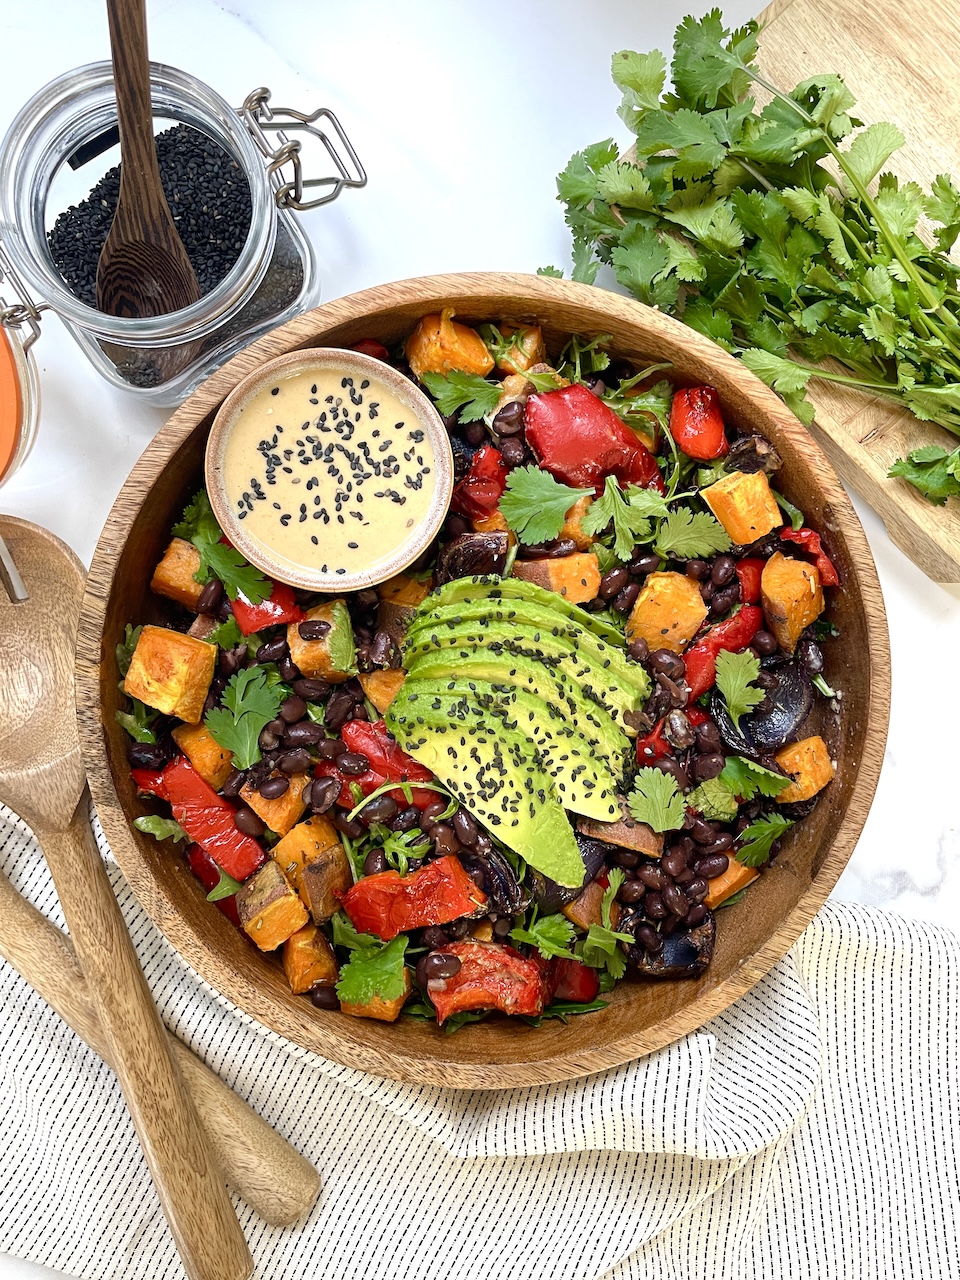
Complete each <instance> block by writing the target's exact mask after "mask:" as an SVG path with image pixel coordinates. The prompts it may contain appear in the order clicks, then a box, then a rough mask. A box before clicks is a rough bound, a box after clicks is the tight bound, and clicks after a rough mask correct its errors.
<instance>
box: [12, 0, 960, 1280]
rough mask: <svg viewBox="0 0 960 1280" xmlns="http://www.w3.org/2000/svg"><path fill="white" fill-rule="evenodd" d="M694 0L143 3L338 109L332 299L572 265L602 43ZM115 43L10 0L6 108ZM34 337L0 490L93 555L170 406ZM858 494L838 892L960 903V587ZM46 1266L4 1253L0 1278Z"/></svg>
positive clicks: (953, 912)
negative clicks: (861, 805)
mask: <svg viewBox="0 0 960 1280" xmlns="http://www.w3.org/2000/svg"><path fill="white" fill-rule="evenodd" d="M689 7H693V8H695V9H696V10H697V11H702V10H703V9H705V8H706V7H707V6H706V5H705V4H700V3H698V4H696V5H693V6H677V5H672V4H657V3H655V2H654V0H591V3H590V4H589V5H588V4H583V3H577V2H576V0H523V3H517V0H511V2H508V0H487V2H486V3H485V4H482V5H479V4H475V3H467V0H444V2H441V0H434V2H433V3H431V2H430V0H405V3H403V4H397V3H390V0H350V2H348V0H339V3H338V2H336V0H310V2H309V3H307V0H273V2H272V3H270V4H265V3H263V0H260V2H259V3H255V2H254V0H227V2H226V3H223V4H217V3H214V0H152V2H151V4H150V6H149V8H150V30H151V52H152V54H153V56H154V57H155V58H157V59H159V60H162V61H165V62H168V63H171V64H173V65H174V66H178V67H181V68H183V69H185V70H187V71H190V72H192V73H193V74H194V75H196V76H198V77H199V78H200V79H202V80H205V81H207V82H208V83H209V84H211V85H212V86H214V87H215V88H216V89H218V90H219V91H220V92H221V93H222V94H224V96H225V97H227V98H228V100H230V101H231V102H234V103H239V102H240V101H241V99H242V98H243V96H244V95H245V94H246V93H247V92H248V91H249V90H250V89H252V88H254V87H255V86H257V85H260V84H266V85H269V86H270V87H271V88H272V89H273V91H274V101H275V102H277V103H280V104H290V105H293V106H296V107H299V108H301V109H304V108H305V109H307V110H310V109H312V107H314V106H317V105H321V104H325V105H327V106H329V107H331V108H333V110H334V111H335V112H336V113H337V114H338V115H339V116H340V119H341V121H342V122H343V124H344V126H345V127H346V129H347V131H348V133H349V134H350V136H351V138H352V139H353V141H354V144H355V145H356V148H357V150H358V152H359V154H360V155H361V157H362V159H363V162H364V164H365V165H366V168H367V170H368V173H369V175H370V181H369V184H368V186H367V188H366V189H365V190H363V191H359V192H348V193H346V194H345V195H344V196H343V197H342V198H341V200H340V201H338V202H337V203H336V204H334V205H331V206H329V207H328V208H326V209H323V210H320V211H318V212H315V213H313V214H310V215H308V216H307V218H306V220H305V225H306V227H307V231H308V234H309V235H310V236H311V238H312V240H313V243H314V246H315V248H316V251H317V254H318V257H319V260H320V264H321V271H322V279H323V296H324V298H325V299H329V298H333V297H337V296H340V295H343V294H347V293H351V292H353V291H355V290H357V289H362V288H366V287H368V286H370V285H374V284H378V283H381V282H383V281H387V280H394V279H400V278H403V277H406V276H415V275H420V274H428V273H433V272H439V271H457V270H473V269H476V270H517V271H533V270H535V269H536V268H537V267H538V266H541V265H544V264H546V263H555V264H557V265H561V266H566V265H567V261H568V235H567V231H566V228H565V226H564V223H563V218H562V214H561V208H560V206H559V205H558V204H557V203H556V201H555V200H554V190H555V188H554V177H555V175H556V173H557V172H558V171H559V170H560V169H561V168H562V167H563V165H564V164H565V163H566V161H567V159H568V157H569V155H570V153H571V152H572V151H573V150H576V149H579V148H580V147H582V146H585V145H587V144H588V143H591V142H594V141H597V140H598V139H600V138H604V137H607V136H609V135H610V134H614V135H615V136H616V137H617V138H618V139H620V140H621V141H623V142H624V143H625V142H626V140H627V139H626V134H625V131H624V130H623V128H622V127H621V126H620V124H619V121H618V120H617V118H616V114H615V109H616V104H617V101H618V94H617V91H616V90H615V88H614V86H613V85H612V83H611V81H610V79H609V70H608V68H609V58H610V54H611V53H612V52H613V51H614V50H616V49H620V48H636V49H646V48H650V47H653V46H654V45H656V46H658V47H660V48H664V49H667V48H669V45H670V41H671V38H672V31H673V27H674V25H675V23H676V21H677V20H678V19H679V18H680V17H681V16H682V14H683V13H685V12H687V10H688V8H689ZM754 8H755V6H754V4H753V3H751V0H730V2H729V3H727V5H726V6H725V11H726V14H727V17H728V18H729V19H730V20H733V21H742V20H743V19H745V18H747V17H748V16H750V14H751V13H752V12H753V10H754ZM106 56H107V38H106V20H105V14H104V12H103V6H102V5H101V4H100V3H99V0H31V2H30V3H29V4H21V5H16V6H14V5H13V4H6V5H3V6H0V130H3V129H5V128H6V126H7V124H8V122H9V121H10V120H11V119H12V117H13V115H14V114H15V112H16V111H17V110H18V109H19V107H20V106H21V105H22V103H23V102H25V101H26V100H27V98H29V97H30V96H31V95H32V94H33V93H34V92H35V91H36V90H37V89H38V88H39V87H40V86H41V85H42V84H44V83H45V82H46V81H48V80H50V79H52V78H53V77H54V76H55V75H58V74H60V73H61V72H63V71H66V70H68V69H70V68H71V67H75V66H79V65H81V64H83V63H86V62H92V61H97V60H99V59H102V58H104V57H106ZM814 69H815V68H811V71H812V70H814ZM817 69H823V70H827V69H828V68H817ZM94 168H95V166H94ZM99 172H100V171H99V170H97V171H96V173H94V174H93V177H94V178H96V177H97V176H99ZM35 350H36V355H37V360H38V363H39V366H40V373H41V379H42V390H43V411H42V421H41V430H40V437H39V443H38V444H37V446H36V448H35V450H34V452H33V454H32V456H31V457H30V459H29V460H28V462H27V463H26V465H25V466H24V467H23V469H22V470H21V471H20V473H19V474H18V475H17V476H15V477H14V478H13V480H11V481H10V482H9V483H8V485H7V486H6V487H5V488H4V489H3V490H2V492H0V510H3V511H5V512H8V513H11V514H15V515H20V516H24V517H27V518H29V519H31V520H35V521H37V522H38V523H41V524H44V525H46V526H47V527H49V528H51V529H52V530H54V531H55V532H56V533H58V534H59V535H60V536H61V537H63V538H64V539H65V540H66V541H67V542H69V543H70V544H71V545H72V546H73V547H74V548H75V549H76V550H77V552H78V553H79V554H80V556H81V557H82V558H83V559H84V560H85V561H87V562H89V559H90V556H91V554H92V551H93V548H94V545H95V542H96V539H97V536H98V534H99V531H100V527H101V525H102V522H103V520H104V518H105V516H106V514H107V511H108V510H109V508H110V505H111V503H112V501H113V499H114V496H115V494H116V492H117V490H118V489H119V487H120V485H121V483H122V482H123V479H124V477H125V476H126V474H127V472H128V471H129V469H130V467H131V466H132V464H133V463H134V461H135V460H136V458H137V456H138V455H139V453H140V452H141V450H142V449H143V448H144V446H145V445H146V444H147V442H148V441H149V439H150V438H151V436H152V435H153V433H154V432H155V431H156V430H157V428H158V427H159V426H160V424H161V422H162V421H163V417H164V414H163V413H162V412H161V411H157V410H150V409H146V408H144V407H142V406H140V405H138V404H137V402H136V401H135V400H133V399H132V398H131V397H129V396H127V395H125V394H124V393H122V392H118V391H114V390H113V389H112V388H110V387H108V386H107V385H106V384H105V383H104V382H103V381H102V380H101V379H100V378H99V377H98V376H97V374H95V373H94V372H93V370H92V369H91V368H90V366H89V365H87V363H86V361H85V358H84V357H83V355H82V354H81V352H80V350H79V349H78V348H77V347H76V346H75V345H74V344H73V341H72V340H71V338H70V337H69V336H68V335H67V334H66V333H65V331H64V330H63V329H62V328H61V326H60V324H59V322H58V321H56V320H55V319H52V318H49V317H48V318H47V319H46V320H45V322H44V326H43V337H42V341H41V342H40V343H39V344H38V345H37V347H36V348H35ZM854 499H855V501H857V500H856V496H855V495H854ZM857 509H858V511H859V512H860V515H861V519H862V520H863V522H864V525H865V528H866V531H867V536H868V538H869V541H870V545H871V548H872V549H873V553H874V556H875V558H876V561H877V566H878V569H879V572H880V578H881V582H882V585H883V590H884V594H885V598H886V604H887V611H888V614H889V620H890V633H891V642H892V650H893V708H892V716H891V722H890V738H889V745H888V748H887V755H886V761H885V765H884V770H883V775H882V777H881V780H880V787H879V791H878V794H877V799H876V802H875V804H874V807H873V811H872V813H871V815H870V818H869V821H868V823H867V826H866V829H865V831H864V834H863V837H862V839H861V841H860V844H859V845H858V847H857V850H856V852H855V854H854V856H853V859H852V861H851V863H850V866H849V868H848V870H847V871H846V873H845V874H844V876H843V878H842V879H841V881H840V883H839V885H838V887H837V890H836V894H837V896H839V897H842V898H847V899H851V900H855V901H859V902H864V903H870V904H874V905H879V906H883V907H888V908H891V909H892V910H895V911H899V912H902V913H904V914H907V915H911V916H915V917H919V918H922V919H925V920H930V921H935V922H937V923H942V924H948V925H953V924H954V922H955V920H956V918H957V914H958V908H960V832H958V824H957V804H956V795H957V789H956V788H957V784H956V763H955V760H956V755H957V748H958V747H960V694H958V681H960V677H958V676H955V673H954V662H955V661H956V655H957V653H958V651H960V588H957V587H946V588H945V587H942V586H937V585H936V584H934V583H932V582H930V581H928V580H927V579H926V578H924V577H923V575H922V574H921V573H920V572H919V570H917V569H916V568H915V567H914V566H913V565H912V564H911V563H910V562H909V561H908V560H907V559H906V558H905V557H904V556H903V555H902V554H901V553H900V552H899V551H898V550H897V549H896V548H895V547H893V546H892V544H891V543H890V541H889V539H888V537H887V536H886V533H885V531H884V529H883V527H882V525H881V524H880V522H879V520H878V519H877V518H876V517H875V516H874V515H873V514H872V512H870V511H869V510H868V509H866V508H865V506H864V504H863V503H861V502H857ZM953 515H954V518H956V516H955V513H953ZM0 1211H2V1205H0ZM52 1275H54V1273H53V1272H49V1271H46V1270H44V1269H42V1268H36V1267H32V1266H30V1265H29V1264H26V1263H23V1262H20V1261H17V1260H15V1259H11V1258H6V1257H0V1280H26V1278H27V1277H38V1276H52Z"/></svg>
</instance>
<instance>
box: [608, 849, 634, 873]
mask: <svg viewBox="0 0 960 1280" xmlns="http://www.w3.org/2000/svg"><path fill="white" fill-rule="evenodd" d="M613 861H614V862H615V863H616V865H617V866H618V867H624V868H625V869H626V870H627V871H632V870H633V869H634V867H639V865H640V854H639V853H634V851H633V850H632V849H618V850H617V851H616V853H615V854H614V855H613Z"/></svg>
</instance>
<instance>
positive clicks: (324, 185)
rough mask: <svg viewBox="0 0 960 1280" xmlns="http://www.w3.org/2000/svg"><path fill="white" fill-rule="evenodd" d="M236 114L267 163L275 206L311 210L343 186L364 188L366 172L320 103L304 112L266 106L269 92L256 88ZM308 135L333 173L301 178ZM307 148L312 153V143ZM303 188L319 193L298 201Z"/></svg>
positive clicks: (329, 199)
mask: <svg viewBox="0 0 960 1280" xmlns="http://www.w3.org/2000/svg"><path fill="white" fill-rule="evenodd" d="M240 115H241V116H242V118H243V120H244V122H245V124H246V126H247V128H248V129H249V130H250V133H251V136H252V137H253V140H254V142H255V143H256V144H257V146H258V147H259V148H260V150H261V151H262V152H263V155H264V158H265V159H266V160H267V161H268V164H267V173H268V174H269V175H270V177H271V179H272V180H273V182H274V184H275V186H276V191H275V199H276V201H277V204H278V205H279V206H280V207H281V208H286V209H296V210H298V211H301V212H302V211H303V210H305V209H316V208H317V207H318V206H319V205H322V204H329V203H330V201H331V200H336V198H337V196H338V195H339V194H340V192H341V191H342V190H343V189H344V187H364V186H366V184H367V174H366V170H365V169H364V167H363V165H362V164H361V163H360V160H359V157H358V156H357V153H356V151H354V149H353V144H352V143H351V142H350V139H349V138H348V137H347V135H346V134H345V133H344V131H343V126H342V125H341V124H340V121H339V120H338V119H337V117H336V116H335V115H334V114H333V112H332V111H330V110H328V109H327V108H326V107H320V108H319V109H318V110H317V111H314V112H312V113H311V114H310V115H305V114H304V113H303V112H302V111H295V110H293V109H292V108H291V107H271V106H270V90H269V89H266V88H260V89H254V90H253V92H252V93H249V94H247V96H246V98H245V99H244V102H243V106H242V107H241V108H240ZM292 133H299V134H301V135H305V137H301V138H291V137H289V136H288V135H289V134H292ZM268 134H274V135H276V141H277V142H279V144H280V145H279V146H276V147H275V146H273V145H272V142H273V139H272V138H271V137H269V136H268ZM309 139H316V140H317V142H318V144H319V147H322V148H323V150H324V152H325V153H326V156H327V159H328V160H329V162H330V164H332V166H333V172H329V171H328V172H326V173H322V174H321V175H320V176H317V177H309V178H308V177H305V176H304V171H303V142H304V141H306V140H309ZM312 150H313V151H314V152H316V151H317V150H318V147H313V148H312ZM308 190H310V191H317V192H318V193H319V194H317V195H315V196H313V197H312V198H310V199H304V193H305V192H306V191H308Z"/></svg>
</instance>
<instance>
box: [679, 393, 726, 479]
mask: <svg viewBox="0 0 960 1280" xmlns="http://www.w3.org/2000/svg"><path fill="white" fill-rule="evenodd" d="M670 434H671V435H672V436H673V438H674V440H675V441H676V443H677V448H678V449H681V450H682V451H683V452H684V453H685V454H686V455H687V457H688V458H698V459H699V460H700V461H702V462H710V461H711V460H712V459H713V458H723V457H725V456H726V455H727V454H728V453H729V452H730V445H729V444H728V443H727V437H726V433H725V432H724V429H723V416H722V414H721V413H720V397H719V396H718V395H717V393H716V391H715V390H714V388H713V387H681V388H680V390H679V391H675V392H674V394H673V404H672V405H671V406H670Z"/></svg>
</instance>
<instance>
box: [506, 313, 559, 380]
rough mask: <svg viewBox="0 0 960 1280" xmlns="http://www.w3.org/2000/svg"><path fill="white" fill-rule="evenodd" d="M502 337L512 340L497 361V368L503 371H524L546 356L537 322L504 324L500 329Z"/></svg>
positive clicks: (541, 333) (540, 361) (541, 331)
mask: <svg viewBox="0 0 960 1280" xmlns="http://www.w3.org/2000/svg"><path fill="white" fill-rule="evenodd" d="M500 333H501V335H502V336H503V337H504V338H511V339H512V342H511V343H510V345H509V347H507V349H506V350H505V351H504V353H503V355H502V356H501V357H500V359H499V360H498V361H497V368H498V369H501V370H502V371H503V372H504V373H526V371H527V370H528V369H532V368H533V366H534V365H535V364H541V363H542V362H543V361H544V360H546V358H547V348H546V346H545V345H544V341H543V330H542V329H541V328H540V326H539V325H537V324H522V325H517V326H513V325H504V326H503V327H502V328H501V330H500Z"/></svg>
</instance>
